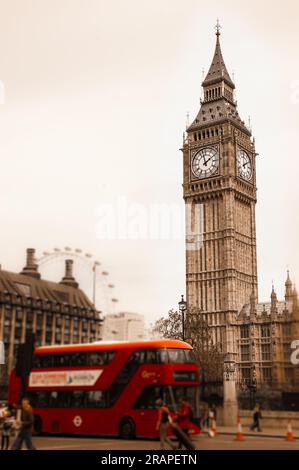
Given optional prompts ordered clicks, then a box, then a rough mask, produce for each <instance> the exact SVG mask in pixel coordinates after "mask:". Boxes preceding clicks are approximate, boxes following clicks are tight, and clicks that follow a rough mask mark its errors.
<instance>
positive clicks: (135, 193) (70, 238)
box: [0, 0, 299, 322]
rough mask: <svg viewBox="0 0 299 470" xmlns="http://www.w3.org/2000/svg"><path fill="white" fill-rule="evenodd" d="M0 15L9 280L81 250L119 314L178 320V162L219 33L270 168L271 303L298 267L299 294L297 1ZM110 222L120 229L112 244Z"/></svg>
mask: <svg viewBox="0 0 299 470" xmlns="http://www.w3.org/2000/svg"><path fill="white" fill-rule="evenodd" d="M0 11H1V15H0V80H1V82H2V84H4V96H3V93H2V97H1V98H2V99H1V102H2V104H1V105H0V162H1V180H0V181H1V184H0V220H1V232H0V239H1V245H0V248H1V249H0V263H1V264H2V266H3V268H5V269H8V270H12V271H15V270H16V271H20V270H21V269H22V267H23V265H24V261H25V255H24V252H25V249H26V248H27V247H35V248H36V249H37V251H38V253H39V254H41V253H42V251H44V250H49V249H51V248H54V247H55V246H58V247H64V246H70V247H72V248H81V249H83V250H84V251H87V252H90V253H92V254H94V256H95V257H96V258H98V259H99V260H100V261H101V262H102V266H103V268H105V269H106V270H107V271H109V273H110V279H111V282H113V284H115V293H114V295H115V296H116V297H117V298H118V299H119V303H118V305H117V307H116V309H120V310H128V311H133V312H139V313H143V314H145V316H146V319H147V322H151V321H153V320H155V319H156V318H157V317H159V316H160V315H161V314H164V313H165V312H166V311H167V310H168V308H170V307H172V306H176V302H177V301H178V300H179V296H180V294H181V293H183V292H184V282H185V281H184V269H185V265H184V263H185V261H184V238H183V231H180V230H179V228H180V225H181V221H182V220H183V218H182V217H181V216H182V214H183V200H182V187H181V183H182V157H181V152H180V150H179V149H180V147H181V144H182V133H183V131H184V128H185V126H186V114H187V112H189V114H190V120H191V119H193V118H194V116H195V114H196V113H197V111H198V108H199V99H200V93H201V90H200V83H201V79H202V69H203V68H204V69H205V71H206V72H207V70H208V67H209V66H210V63H211V60H212V57H213V53H214V47H215V34H214V26H215V23H216V19H217V18H219V20H220V23H221V26H222V30H221V32H222V34H221V38H220V39H221V46H222V52H223V55H224V59H225V62H226V66H227V68H228V70H229V71H230V73H231V75H232V73H233V72H234V78H235V83H236V87H237V100H238V109H239V113H240V115H241V117H242V118H243V119H244V120H245V121H246V122H247V121H248V116H250V117H251V124H252V128H253V134H254V136H255V138H256V149H257V152H258V153H259V156H258V160H257V184H258V204H257V242H258V273H259V297H260V300H268V298H269V295H270V291H271V283H272V280H273V281H274V284H275V286H276V290H277V293H278V296H279V297H281V296H282V295H283V287H284V286H283V284H284V282H285V278H286V270H287V268H289V269H290V272H291V276H292V278H295V277H297V282H298V284H299V254H298V253H299V250H298V235H299V211H298V199H299V179H298V173H299V171H298V169H299V150H298V122H299V119H298V118H299V60H298V44H299V27H298V26H299V6H298V2H297V1H295V0H293V1H291V0H285V1H284V2H273V1H269V0H266V1H265V0H264V1H262V2H261V1H251V2H240V1H237V0H231V1H230V0H222V1H213V0H211V1H209V2H206V1H202V0H150V1H149V0H147V1H145V0H126V1H123V0H109V1H108V0H105V1H104V0H6V1H5V0H0ZM103 208H104V209H103ZM124 208H125V209H124ZM161 208H163V210H166V213H167V211H168V210H169V211H170V213H171V214H173V213H174V214H175V216H174V219H175V222H174V224H173V225H174V227H173V226H171V229H170V230H169V233H166V234H165V233H164V235H163V234H162V235H163V236H161V237H160V236H159V234H158V236H157V230H156V228H157V227H154V228H152V226H150V227H149V225H151V224H155V220H156V219H155V217H154V218H152V219H150V220H149V218H150V214H153V213H154V214H155V211H157V210H158V211H159V210H160V209H161ZM103 210H104V212H105V211H106V213H107V214H108V215H107V214H106V215H107V217H108V219H109V220H108V219H107V220H108V222H109V224H108V225H109V226H110V227H111V226H113V227H114V228H115V230H114V231H112V232H113V233H109V234H107V236H104V235H103V231H102V228H103V227H102V222H103ZM124 211H125V215H124ZM136 214H138V221H139V222H140V220H142V223H141V225H142V229H141V231H140V226H139V225H138V223H137V225H138V227H136V226H134V224H135V225H136ZM121 217H125V219H126V220H128V221H129V225H130V224H131V225H130V230H129V232H128V233H124V231H121V230H119V224H121V223H120V221H119V218H121ZM163 217H164V216H163ZM163 217H162V218H163ZM153 219H154V220H153ZM165 219H167V216H165V217H164V222H165ZM124 224H125V222H124ZM99 225H100V226H101V227H99ZM166 225H167V224H166ZM158 228H159V227H158ZM136 231H137V232H138V233H137V235H136V233H135V232H136ZM120 232H121V233H120ZM158 232H159V230H158ZM166 232H167V229H166ZM108 238H110V239H108ZM134 238H135V239H134ZM161 238H162V239H161ZM163 238H164V239H163ZM45 269H46V268H45ZM42 272H43V271H42ZM57 272H58V268H57ZM43 274H44V275H46V276H47V275H48V276H50V273H47V272H46V271H45V273H44V272H43ZM77 274H78V278H79V281H80V282H81V280H80V279H81V278H80V276H81V277H82V273H78V272H77ZM59 276H60V274H59ZM59 276H58V277H59ZM88 282H89V281H88ZM81 284H82V285H83V286H84V287H86V285H87V281H86V279H85V280H84V279H82V282H81ZM298 287H299V286H298ZM109 295H110V294H109Z"/></svg>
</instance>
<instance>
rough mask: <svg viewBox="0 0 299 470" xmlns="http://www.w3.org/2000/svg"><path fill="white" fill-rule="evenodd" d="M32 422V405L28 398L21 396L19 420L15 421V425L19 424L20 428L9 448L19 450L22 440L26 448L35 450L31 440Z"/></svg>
mask: <svg viewBox="0 0 299 470" xmlns="http://www.w3.org/2000/svg"><path fill="white" fill-rule="evenodd" d="M33 423H34V415H33V410H32V407H31V405H30V403H29V400H28V398H23V400H22V406H21V422H20V423H17V425H18V424H20V429H19V432H18V434H17V437H16V439H15V441H14V443H13V445H12V447H11V450H21V449H22V445H23V442H25V444H26V446H27V449H28V450H36V447H35V445H34V444H33V442H32V431H33Z"/></svg>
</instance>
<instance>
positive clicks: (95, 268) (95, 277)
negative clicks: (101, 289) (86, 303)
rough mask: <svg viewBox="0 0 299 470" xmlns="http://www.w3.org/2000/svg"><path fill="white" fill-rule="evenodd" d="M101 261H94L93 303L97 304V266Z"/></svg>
mask: <svg viewBox="0 0 299 470" xmlns="http://www.w3.org/2000/svg"><path fill="white" fill-rule="evenodd" d="M100 264H101V263H100V262H99V261H95V262H94V263H93V268H92V270H93V286H92V287H93V289H92V291H93V292H92V298H93V299H92V300H93V305H94V306H96V290H97V286H96V283H97V266H100Z"/></svg>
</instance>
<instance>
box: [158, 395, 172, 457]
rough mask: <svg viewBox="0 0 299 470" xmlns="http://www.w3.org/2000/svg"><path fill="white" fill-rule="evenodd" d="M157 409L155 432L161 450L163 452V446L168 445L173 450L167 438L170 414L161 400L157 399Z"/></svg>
mask: <svg viewBox="0 0 299 470" xmlns="http://www.w3.org/2000/svg"><path fill="white" fill-rule="evenodd" d="M156 405H157V407H158V421H157V425H156V429H157V431H159V436H160V444H161V449H162V450H164V446H165V444H168V445H169V447H170V448H171V449H173V450H174V449H175V445H174V443H173V442H172V440H171V439H170V438H169V437H168V436H167V431H168V427H169V419H170V412H169V409H168V407H167V406H166V405H165V404H164V403H163V400H162V399H161V398H159V399H158V400H157V401H156Z"/></svg>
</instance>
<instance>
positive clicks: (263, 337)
mask: <svg viewBox="0 0 299 470" xmlns="http://www.w3.org/2000/svg"><path fill="white" fill-rule="evenodd" d="M234 336H235V341H234V344H235V345H236V349H235V355H236V360H237V363H238V365H239V367H238V383H239V386H240V388H242V387H244V386H246V385H249V384H250V383H254V382H256V384H257V387H258V388H259V387H260V386H261V385H262V386H263V388H266V387H269V388H271V389H275V390H281V391H283V392H288V391H290V392H291V391H294V390H297V387H298V386H299V367H298V366H296V364H292V361H291V355H292V353H293V352H294V349H292V347H291V345H292V342H293V341H296V340H299V303H298V294H297V291H296V288H295V287H293V286H292V282H291V280H290V277H289V273H288V275H287V280H286V283H285V299H284V300H283V301H278V300H277V295H276V293H275V290H274V286H273V287H272V292H271V301H270V302H265V303H256V299H255V298H254V297H253V298H251V301H250V303H249V304H246V305H244V307H243V308H242V310H241V312H240V313H239V315H238V318H237V321H236V322H235V324H234Z"/></svg>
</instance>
